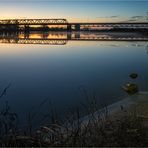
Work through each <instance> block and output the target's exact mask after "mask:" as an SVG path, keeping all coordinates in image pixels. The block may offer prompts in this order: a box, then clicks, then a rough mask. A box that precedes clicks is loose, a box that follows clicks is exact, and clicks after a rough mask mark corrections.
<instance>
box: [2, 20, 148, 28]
mask: <svg viewBox="0 0 148 148" xmlns="http://www.w3.org/2000/svg"><path fill="white" fill-rule="evenodd" d="M31 25H35V26H37V25H41V26H43V27H45V26H53V25H57V26H59V25H63V26H66V30H67V31H81V29H82V28H85V27H87V28H91V27H98V28H101V27H111V28H119V29H123V28H126V29H133V28H136V29H148V22H107V23H102V22H75V23H70V22H68V21H67V20H66V19H7V20H0V29H1V28H2V29H8V28H9V29H14V30H15V29H16V30H19V29H20V28H23V30H29V27H30V26H31Z"/></svg>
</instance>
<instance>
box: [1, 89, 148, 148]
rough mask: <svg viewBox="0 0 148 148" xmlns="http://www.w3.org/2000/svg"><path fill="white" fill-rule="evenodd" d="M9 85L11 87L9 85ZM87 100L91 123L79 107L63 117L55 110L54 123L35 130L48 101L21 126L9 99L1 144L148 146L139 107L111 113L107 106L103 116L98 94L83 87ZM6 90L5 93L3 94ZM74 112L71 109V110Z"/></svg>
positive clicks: (146, 124) (146, 122)
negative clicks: (23, 126) (100, 110)
mask: <svg viewBox="0 0 148 148" xmlns="http://www.w3.org/2000/svg"><path fill="white" fill-rule="evenodd" d="M6 88H8V87H6ZM83 92H84V94H85V97H86V98H87V103H86V104H83V107H84V108H85V109H86V112H87V113H88V114H90V116H89V119H88V120H87V122H82V121H81V118H80V109H79V108H76V109H75V110H74V111H73V112H71V114H69V115H68V114H67V115H66V116H65V118H63V120H58V118H57V115H56V111H54V109H53V108H52V109H51V121H52V122H51V123H49V124H48V126H45V125H43V126H41V127H39V128H37V129H33V125H32V122H33V119H34V118H35V117H36V116H37V114H38V112H39V111H40V110H39V109H40V108H41V107H42V105H43V104H44V103H46V101H47V100H44V101H43V102H42V103H41V104H40V105H39V106H38V107H37V108H38V109H37V110H36V111H35V112H29V115H28V128H27V129H23V128H22V129H20V128H19V127H18V126H17V125H18V116H17V114H16V113H14V112H13V111H11V109H10V107H9V105H8V102H6V104H5V106H4V108H3V109H2V111H1V112H0V146H1V147H146V146H148V120H147V118H142V117H141V116H140V117H139V114H137V112H136V111H135V110H130V111H125V110H121V112H120V113H119V114H118V115H111V114H109V111H108V110H107V108H105V112H104V113H103V115H101V116H100V115H98V116H96V115H94V112H95V111H96V110H97V108H98V105H97V102H96V100H97V98H96V95H95V93H94V94H93V95H92V96H90V97H89V96H88V94H87V92H86V91H85V90H84V89H83ZM5 93H6V89H4V91H3V92H2V95H1V96H3V95H4V94H5ZM69 113H70V112H69Z"/></svg>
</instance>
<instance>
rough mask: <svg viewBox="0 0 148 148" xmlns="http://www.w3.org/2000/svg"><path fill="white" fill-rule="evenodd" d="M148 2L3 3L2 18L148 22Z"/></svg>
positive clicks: (1, 3)
mask: <svg viewBox="0 0 148 148" xmlns="http://www.w3.org/2000/svg"><path fill="white" fill-rule="evenodd" d="M147 15H148V1H80V0H77V1H61V0H60V1H45V0H40V1H39V0H37V1H34V0H32V1H29V0H28V1H21V0H20V1H16V0H11V1H8V0H6V1H2V0H0V19H8V18H66V19H67V20H68V21H71V22H74V21H97V22H99V21H100V22H102V21H147V18H148V16H147Z"/></svg>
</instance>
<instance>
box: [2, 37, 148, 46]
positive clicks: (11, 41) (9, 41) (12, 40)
mask: <svg viewBox="0 0 148 148" xmlns="http://www.w3.org/2000/svg"><path fill="white" fill-rule="evenodd" d="M68 41H148V37H138V36H137V37H111V36H102V37H89V36H86V37H80V38H65V39H63V38H50V39H48V38H46V39H45V38H19V37H15V38H14V37H0V43H6V44H45V45H65V44H67V42H68Z"/></svg>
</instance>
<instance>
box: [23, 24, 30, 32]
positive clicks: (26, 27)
mask: <svg viewBox="0 0 148 148" xmlns="http://www.w3.org/2000/svg"><path fill="white" fill-rule="evenodd" d="M24 31H25V32H27V33H28V32H29V31H30V27H29V25H25V26H24Z"/></svg>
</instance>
